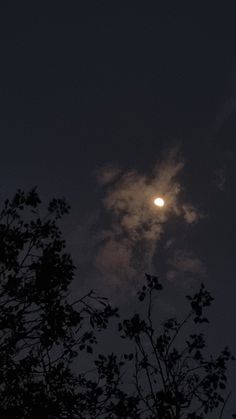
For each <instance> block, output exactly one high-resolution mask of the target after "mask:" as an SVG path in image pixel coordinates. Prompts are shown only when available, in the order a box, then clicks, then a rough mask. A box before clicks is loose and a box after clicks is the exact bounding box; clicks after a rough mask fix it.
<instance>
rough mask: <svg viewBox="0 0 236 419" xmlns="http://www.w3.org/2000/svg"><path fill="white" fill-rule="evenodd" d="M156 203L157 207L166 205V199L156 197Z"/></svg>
mask: <svg viewBox="0 0 236 419" xmlns="http://www.w3.org/2000/svg"><path fill="white" fill-rule="evenodd" d="M154 204H155V205H156V206H157V207H164V205H165V201H164V199H162V198H156V199H154Z"/></svg>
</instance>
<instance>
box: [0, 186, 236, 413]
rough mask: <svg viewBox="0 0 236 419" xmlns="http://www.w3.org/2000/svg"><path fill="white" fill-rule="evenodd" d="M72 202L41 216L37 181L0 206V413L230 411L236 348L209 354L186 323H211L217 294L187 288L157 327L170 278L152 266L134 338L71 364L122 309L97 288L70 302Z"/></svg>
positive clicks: (129, 335) (125, 334) (122, 325)
mask: <svg viewBox="0 0 236 419" xmlns="http://www.w3.org/2000/svg"><path fill="white" fill-rule="evenodd" d="M68 210H69V208H68V206H67V204H66V203H65V201H64V200H57V199H53V200H52V201H51V202H50V203H49V205H48V208H47V209H46V210H45V215H44V216H43V217H42V216H40V213H39V212H40V211H42V209H41V202H40V199H39V196H38V194H37V192H36V190H35V189H33V190H32V191H30V192H29V193H28V194H25V193H24V192H22V191H18V192H17V194H16V195H15V196H14V198H13V199H12V200H11V201H9V200H6V201H5V203H4V207H3V210H2V211H1V213H0V325H1V331H0V370H1V374H0V417H1V418H10V417H13V418H19V419H24V418H34V417H39V416H40V417H41V416H44V417H45V418H50V419H56V418H57V419H60V418H63V419H64V418H76V419H86V418H90V419H95V418H101V419H102V418H103V419H121V418H130V419H134V418H135V419H139V418H140V419H146V418H149V419H154V418H157V419H179V418H184V419H203V418H206V417H207V416H208V414H209V413H211V412H215V414H218V416H217V417H219V418H222V417H223V413H224V408H225V404H226V401H227V398H228V395H227V394H226V395H225V390H226V381H227V376H226V372H227V363H228V361H230V360H232V359H233V357H232V355H231V354H230V351H229V350H228V348H227V347H226V348H225V349H224V350H223V351H222V352H221V353H220V354H219V355H218V356H216V357H213V356H210V357H208V356H207V354H206V351H205V346H206V343H205V337H204V335H203V333H200V332H199V331H198V330H197V331H193V332H192V333H190V334H188V333H187V334H185V332H184V331H185V328H186V326H187V327H189V326H188V325H189V324H191V322H192V326H193V329H194V328H195V327H199V326H201V323H206V322H208V320H207V317H206V313H205V312H206V309H207V307H208V306H210V305H211V303H212V300H213V299H212V297H211V295H210V293H209V292H208V291H207V290H206V289H205V287H204V285H201V288H200V290H199V291H198V292H197V293H196V294H195V295H193V296H188V297H187V299H188V301H189V304H190V310H189V312H188V313H187V314H186V317H185V318H184V319H183V320H182V321H178V320H177V319H175V318H171V319H168V320H167V321H165V322H164V323H163V324H162V325H160V327H158V328H157V325H156V319H155V310H154V309H155V305H154V303H155V300H154V299H153V296H154V294H155V293H159V292H160V291H161V289H162V285H161V284H160V282H159V280H158V278H156V277H153V276H150V275H146V283H145V285H143V287H142V289H141V291H140V292H139V293H138V299H139V301H140V304H144V305H145V307H146V311H145V315H144V316H143V317H142V316H141V315H140V314H134V315H133V316H132V317H131V318H129V319H124V320H119V324H118V331H117V334H120V336H121V338H122V342H126V341H128V345H124V350H123V351H122V352H123V354H122V355H117V354H115V353H111V354H108V355H107V354H100V355H97V356H95V359H93V360H92V358H91V361H90V366H91V368H89V370H88V371H87V372H86V371H81V370H79V371H77V370H78V367H77V368H75V366H74V367H72V364H73V361H74V360H75V359H76V358H81V357H83V356H84V354H85V353H86V354H87V356H88V357H91V354H93V350H94V345H96V343H97V339H98V332H100V331H102V330H104V329H106V328H107V326H108V323H109V320H110V318H113V317H118V316H119V314H118V311H117V309H114V308H111V306H110V305H109V303H108V301H107V299H106V298H104V297H99V296H97V295H96V294H95V293H94V292H92V291H90V292H89V293H88V294H87V295H85V296H83V297H81V298H79V299H78V300H77V301H73V302H71V295H70V291H69V285H70V284H71V281H72V280H73V278H74V271H75V267H74V265H73V263H72V260H71V257H70V255H68V254H67V253H66V252H65V242H64V240H63V239H62V234H61V231H60V229H59V227H58V221H59V220H60V218H61V217H62V216H63V215H64V214H66V213H67V212H68ZM141 311H142V310H140V312H141ZM188 330H189V329H187V331H188ZM108 332H109V330H108ZM180 336H182V338H181V339H180ZM130 345H131V346H132V349H130V350H129V351H128V352H127V353H126V349H125V348H127V346H128V347H129V348H130ZM217 412H218V413H217ZM215 417H216V416H215ZM233 417H235V415H233Z"/></svg>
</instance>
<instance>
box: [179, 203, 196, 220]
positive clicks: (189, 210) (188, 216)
mask: <svg viewBox="0 0 236 419" xmlns="http://www.w3.org/2000/svg"><path fill="white" fill-rule="evenodd" d="M182 209H183V216H184V219H185V221H186V222H187V223H188V224H192V223H194V222H195V221H197V220H198V219H199V217H200V216H201V215H200V213H199V212H198V211H196V209H195V208H194V207H193V205H191V204H183V205H182Z"/></svg>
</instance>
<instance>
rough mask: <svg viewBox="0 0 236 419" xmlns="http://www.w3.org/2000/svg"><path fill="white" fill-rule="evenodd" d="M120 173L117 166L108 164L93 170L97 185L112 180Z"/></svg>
mask: <svg viewBox="0 0 236 419" xmlns="http://www.w3.org/2000/svg"><path fill="white" fill-rule="evenodd" d="M120 173H121V170H120V169H119V168H118V167H117V166H112V165H111V164H108V165H106V166H104V167H102V168H100V169H97V170H96V172H95V175H96V178H97V182H98V183H99V185H108V184H109V183H111V182H113V181H114V180H115V179H116V178H117V177H118V176H119V174H120Z"/></svg>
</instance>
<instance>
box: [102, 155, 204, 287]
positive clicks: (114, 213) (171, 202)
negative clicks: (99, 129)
mask: <svg viewBox="0 0 236 419" xmlns="http://www.w3.org/2000/svg"><path fill="white" fill-rule="evenodd" d="M183 168H184V159H183V156H182V155H181V153H180V152H179V149H178V148H177V147H175V148H172V149H170V150H169V151H168V152H167V153H166V154H165V155H164V157H162V158H159V159H158V161H157V163H156V165H155V167H154V168H153V170H152V171H151V172H150V173H148V174H146V173H140V172H139V171H137V170H129V171H126V172H121V171H119V172H118V171H117V169H116V168H114V170H112V167H110V168H109V170H108V169H107V167H106V168H105V169H102V170H101V173H100V174H99V175H98V181H99V184H100V185H102V187H103V191H104V199H103V204H104V211H105V219H106V227H105V228H104V229H103V230H102V231H101V232H100V233H99V237H98V242H97V243H98V244H97V248H96V257H95V266H96V268H97V269H98V271H99V272H100V274H101V277H102V278H103V279H105V280H106V281H110V282H111V283H113V284H120V285H121V286H122V285H123V284H124V283H125V284H127V283H129V284H132V283H133V281H137V278H138V277H139V278H140V277H141V278H142V276H143V273H144V272H145V271H149V272H150V271H152V270H153V267H154V255H155V252H156V249H157V243H158V242H160V241H161V240H162V237H163V235H164V232H165V228H166V226H168V222H169V220H171V219H172V218H173V217H177V218H179V219H182V221H183V222H184V223H187V224H192V223H194V222H196V221H197V220H198V219H199V216H200V214H199V212H198V210H197V209H196V208H195V207H194V206H193V205H192V204H191V203H186V202H183V199H182V196H183V186H182V183H181V180H180V175H181V173H182V171H183ZM101 179H103V181H102V182H101ZM104 179H105V181H104ZM157 196H161V197H162V198H163V199H164V200H165V206H164V208H161V209H160V208H158V207H156V206H155V205H154V204H153V200H154V198H155V197H157ZM187 262H188V263H189V269H190V259H189V260H187V258H186V257H185V264H187ZM195 262H196V261H195ZM185 267H186V265H185ZM183 268H184V266H183ZM173 269H174V268H173ZM175 269H176V270H178V269H180V264H179V268H177V265H176V267H175ZM192 269H193V267H192Z"/></svg>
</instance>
